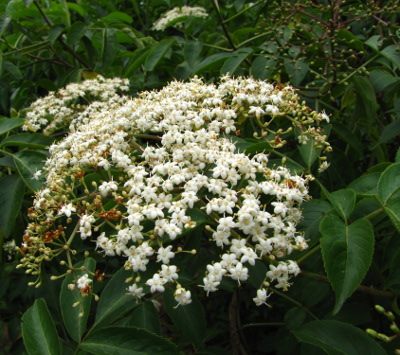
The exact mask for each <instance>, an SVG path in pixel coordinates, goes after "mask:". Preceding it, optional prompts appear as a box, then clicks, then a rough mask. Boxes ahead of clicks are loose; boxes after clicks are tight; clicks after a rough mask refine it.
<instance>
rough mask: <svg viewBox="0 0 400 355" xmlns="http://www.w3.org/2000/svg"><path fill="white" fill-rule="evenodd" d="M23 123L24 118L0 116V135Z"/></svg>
mask: <svg viewBox="0 0 400 355" xmlns="http://www.w3.org/2000/svg"><path fill="white" fill-rule="evenodd" d="M23 124H24V120H23V119H22V118H8V117H0V135H1V134H4V133H7V132H9V131H11V130H12V129H14V128H17V127H20V126H22V125H23Z"/></svg>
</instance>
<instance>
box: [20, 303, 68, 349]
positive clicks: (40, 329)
mask: <svg viewBox="0 0 400 355" xmlns="http://www.w3.org/2000/svg"><path fill="white" fill-rule="evenodd" d="M22 337H23V340H24V344H25V347H26V350H27V351H28V354H29V355H46V354H48V355H58V354H60V355H61V344H60V341H59V339H58V334H57V330H56V327H55V326H54V322H53V319H52V318H51V315H50V312H49V310H48V308H47V305H46V302H45V301H44V299H42V298H40V299H37V300H36V301H35V303H34V304H33V306H31V307H30V308H28V310H27V311H26V312H25V313H24V315H23V316H22Z"/></svg>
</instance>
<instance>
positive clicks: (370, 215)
mask: <svg viewBox="0 0 400 355" xmlns="http://www.w3.org/2000/svg"><path fill="white" fill-rule="evenodd" d="M381 212H383V208H379V209H377V210H375V211H373V212H371V213H369V214H367V215H366V216H364V217H363V218H366V219H372V218H374V217H375V216H377V215H378V214H379V213H381Z"/></svg>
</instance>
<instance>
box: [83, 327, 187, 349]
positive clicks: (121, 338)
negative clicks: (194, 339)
mask: <svg viewBox="0 0 400 355" xmlns="http://www.w3.org/2000/svg"><path fill="white" fill-rule="evenodd" d="M79 349H81V350H85V351H87V352H89V353H91V354H95V355H177V354H179V353H180V352H179V349H178V348H177V346H176V345H175V344H173V343H171V342H169V341H168V340H166V339H165V338H162V337H160V336H158V335H155V334H152V333H150V332H148V331H146V330H144V329H137V328H133V327H109V328H104V329H100V330H98V331H97V332H94V333H92V334H90V335H89V336H88V337H87V339H85V341H84V342H83V343H82V344H80V345H79Z"/></svg>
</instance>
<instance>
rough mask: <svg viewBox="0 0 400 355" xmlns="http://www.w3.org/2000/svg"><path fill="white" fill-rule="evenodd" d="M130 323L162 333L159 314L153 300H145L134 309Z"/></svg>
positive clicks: (155, 332)
mask: <svg viewBox="0 0 400 355" xmlns="http://www.w3.org/2000/svg"><path fill="white" fill-rule="evenodd" d="M128 325H130V326H133V327H136V328H140V329H145V330H147V331H149V332H151V333H154V334H161V330H160V320H159V315H158V312H157V309H156V307H155V306H154V304H153V302H151V301H146V302H143V303H142V304H141V305H139V306H138V307H136V308H135V309H134V311H133V312H132V315H131V317H130V319H129V322H128Z"/></svg>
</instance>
